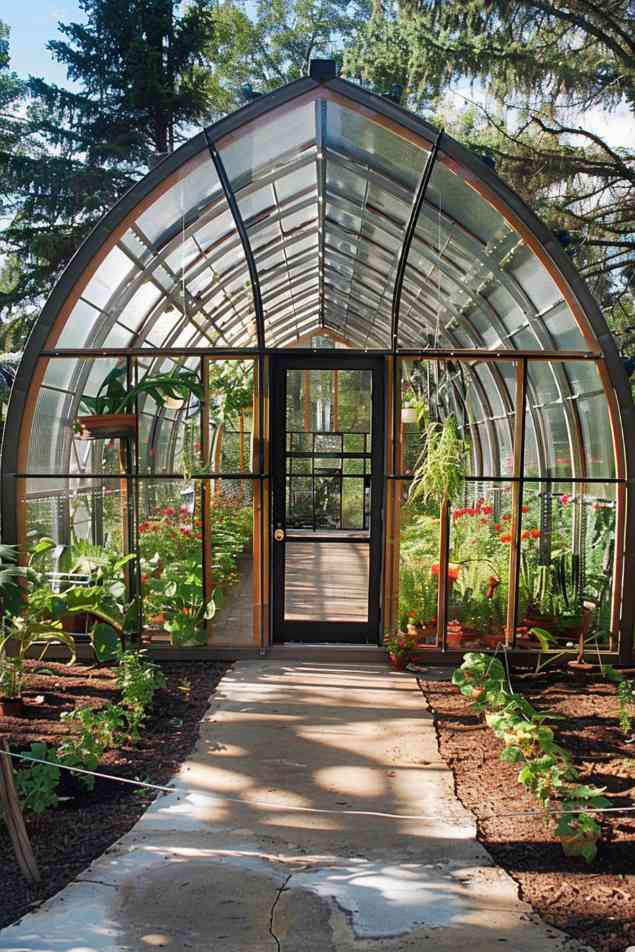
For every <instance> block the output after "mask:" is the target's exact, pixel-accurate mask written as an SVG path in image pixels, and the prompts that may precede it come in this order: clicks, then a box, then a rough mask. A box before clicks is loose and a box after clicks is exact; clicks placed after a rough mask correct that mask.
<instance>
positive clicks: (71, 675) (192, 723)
mask: <svg viewBox="0 0 635 952" xmlns="http://www.w3.org/2000/svg"><path fill="white" fill-rule="evenodd" d="M29 664H30V665H31V667H32V668H33V667H40V668H42V667H45V668H46V669H47V670H49V671H50V672H51V673H50V674H47V675H39V674H38V675H35V676H32V677H30V678H29V690H28V692H26V695H25V697H26V701H27V706H26V711H25V715H24V717H21V718H9V717H6V718H0V736H4V737H7V738H8V740H9V743H10V745H11V749H12V750H14V751H18V752H20V751H24V750H27V749H28V748H29V746H30V744H31V742H32V741H38V740H40V741H46V742H47V743H48V744H50V745H51V746H57V745H58V744H59V743H61V741H62V740H63V738H64V736H65V735H66V734H68V733H69V731H70V730H72V728H71V727H70V726H69V725H67V724H64V722H61V721H60V719H59V717H60V714H61V713H62V711H68V710H72V709H73V708H74V707H76V706H80V705H82V706H83V705H88V706H90V707H94V708H100V707H103V705H104V704H106V703H107V702H108V701H117V700H118V696H119V695H118V691H117V688H116V684H115V672H114V670H113V669H112V668H109V667H100V668H93V669H92V670H91V669H89V668H86V667H84V666H82V665H76V666H74V667H67V666H66V665H62V664H54V663H48V662H46V663H45V664H40V665H39V666H38V665H36V663H35V662H29ZM227 668H228V665H226V664H221V663H217V662H212V661H199V662H166V663H162V664H161V669H162V671H163V672H164V674H165V676H166V678H167V681H168V684H167V687H166V688H165V689H162V690H160V691H159V692H158V693H157V694H156V695H155V704H154V708H153V710H152V713H151V715H150V716H149V717H148V719H147V721H146V722H145V724H144V727H143V730H142V737H141V739H140V740H139V741H138V742H137V743H135V744H134V745H133V746H129V747H121V748H118V749H117V750H112V751H109V752H108V753H107V754H106V755H105V757H104V759H103V761H102V762H101V764H100V768H99V769H100V770H103V771H104V772H106V773H109V774H114V775H116V776H119V777H129V778H133V779H134V778H136V779H139V780H146V781H149V782H151V783H158V784H165V783H167V782H168V781H169V779H170V777H171V776H172V775H173V774H174V772H175V771H176V770H177V769H178V767H179V765H180V764H181V763H182V762H183V760H184V759H185V758H186V757H187V755H188V754H189V753H190V752H191V750H192V748H193V747H194V744H195V742H196V738H197V734H198V726H199V722H200V719H201V717H202V716H203V714H204V712H205V709H206V707H207V704H208V701H209V697H210V694H211V693H212V692H213V690H214V688H215V687H216V685H217V683H218V681H219V680H220V678H221V677H222V675H223V673H224V672H225V671H226V670H227ZM135 790H137V791H138V790H139V788H134V787H131V786H129V785H127V784H117V783H115V782H113V781H111V780H99V779H98V780H97V781H96V783H95V788H94V790H93V791H90V792H89V791H86V790H85V789H83V788H82V787H80V786H79V784H78V783H77V781H76V780H75V779H72V778H71V777H70V775H65V778H64V781H63V784H62V785H61V787H60V793H61V794H62V795H64V796H68V797H70V799H69V800H67V801H64V802H61V803H60V804H59V805H58V806H57V807H55V808H54V809H52V810H50V811H49V812H48V813H47V814H45V815H43V816H40V817H31V818H28V819H27V828H28V832H29V836H30V838H31V843H32V846H33V850H34V852H35V856H36V860H37V862H38V865H39V868H40V873H41V876H42V882H41V884H40V885H39V886H38V887H35V888H32V887H29V886H28V885H27V884H26V883H25V881H24V880H23V879H22V876H21V874H20V872H19V868H18V865H17V863H16V861H15V858H14V855H13V850H12V847H11V843H10V840H9V837H8V835H7V832H6V828H5V827H4V824H0V857H2V863H1V864H0V928H1V927H3V926H6V925H8V924H9V923H11V922H14V921H15V920H16V919H18V918H19V917H20V916H23V915H24V914H25V913H26V912H29V911H30V910H31V909H32V908H34V907H35V906H37V905H39V903H41V902H42V901H43V900H44V899H47V898H48V897H49V896H52V895H53V894H54V893H56V892H57V891H58V890H59V889H61V888H62V887H63V886H65V885H66V884H67V883H68V882H69V881H70V880H72V879H73V877H75V876H76V875H77V874H78V873H80V872H81V871H82V870H83V869H85V868H86V867H87V866H88V865H89V863H90V862H91V861H92V860H93V859H95V858H96V857H97V856H99V855H100V854H101V853H103V852H104V850H105V849H107V848H108V847H109V846H111V845H112V843H114V841H115V840H116V839H118V838H119V837H120V836H122V835H123V834H124V833H126V832H127V831H128V830H129V829H130V827H131V826H132V825H133V824H134V823H135V822H136V821H137V820H138V819H139V817H140V816H141V814H142V813H143V812H144V810H145V809H146V807H147V806H148V804H149V803H151V801H152V800H153V799H154V794H152V792H146V793H141V792H134V791H135Z"/></svg>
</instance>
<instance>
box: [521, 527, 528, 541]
mask: <svg viewBox="0 0 635 952" xmlns="http://www.w3.org/2000/svg"><path fill="white" fill-rule="evenodd" d="M520 538H521V539H522V540H523V541H524V540H525V539H529V538H530V535H529V529H523V531H522V532H521V533H520Z"/></svg>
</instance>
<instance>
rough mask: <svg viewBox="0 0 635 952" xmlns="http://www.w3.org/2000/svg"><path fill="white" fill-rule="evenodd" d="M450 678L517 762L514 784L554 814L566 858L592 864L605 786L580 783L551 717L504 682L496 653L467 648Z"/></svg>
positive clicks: (511, 760)
mask: <svg viewBox="0 0 635 952" xmlns="http://www.w3.org/2000/svg"><path fill="white" fill-rule="evenodd" d="M452 682H453V684H455V685H456V686H457V687H458V688H459V690H460V691H461V693H462V694H464V695H465V696H466V697H468V698H470V699H471V700H472V702H473V703H472V708H473V709H474V710H475V711H478V712H482V711H485V712H486V713H485V721H486V723H487V724H488V726H489V727H491V729H492V730H493V731H494V733H495V734H496V736H497V737H498V738H499V739H500V740H501V741H502V742H503V749H502V751H501V753H500V759H501V760H502V761H504V762H505V763H510V764H517V765H518V766H519V772H518V782H519V783H520V784H522V785H523V786H524V787H525V788H526V789H527V790H528V791H529V792H530V793H531V794H532V795H533V796H534V797H535V798H536V799H537V800H538V801H539V802H540V804H541V805H542V806H543V808H544V809H545V810H546V811H547V813H548V816H549V817H551V816H552V815H553V814H556V817H557V819H556V822H555V833H556V835H557V836H558V837H559V839H560V842H561V844H562V848H563V850H564V852H565V853H566V855H567V856H581V857H583V858H584V859H585V860H586V861H587V862H591V861H592V860H593V859H594V858H595V856H596V854H597V844H598V840H599V838H600V835H601V827H600V824H599V823H598V821H597V819H596V818H595V816H594V815H593V810H599V809H601V808H602V807H605V806H608V803H609V801H608V800H606V798H604V797H603V796H602V794H603V792H604V788H601V787H592V786H588V785H584V784H580V783H579V774H578V771H577V770H576V768H575V767H574V766H573V764H572V761H571V757H570V756H569V754H568V752H567V751H566V750H565V749H564V748H563V747H562V746H561V745H560V744H558V743H557V741H556V739H555V735H554V731H553V729H552V728H551V727H549V726H548V725H547V724H546V723H545V721H547V720H553V719H555V715H553V714H550V713H544V712H539V711H537V710H536V709H535V708H534V707H533V706H532V705H531V704H530V702H529V701H527V699H526V698H524V697H522V695H519V694H517V693H515V692H514V691H513V690H512V689H511V686H510V685H509V684H508V683H507V675H506V671H505V668H504V667H503V665H502V664H501V662H500V661H498V659H497V658H495V657H493V658H492V657H489V656H488V655H485V654H481V653H479V652H470V653H469V654H467V655H466V656H465V659H464V662H463V664H462V665H461V667H460V668H458V669H457V670H456V671H455V672H454V674H453V676H452Z"/></svg>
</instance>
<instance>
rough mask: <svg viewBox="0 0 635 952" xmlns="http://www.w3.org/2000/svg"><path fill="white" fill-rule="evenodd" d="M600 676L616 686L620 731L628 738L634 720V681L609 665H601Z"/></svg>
mask: <svg viewBox="0 0 635 952" xmlns="http://www.w3.org/2000/svg"><path fill="white" fill-rule="evenodd" d="M602 674H603V675H604V677H605V678H608V680H609V681H612V682H613V683H614V684H616V685H617V700H618V704H619V725H620V730H621V731H622V733H623V734H625V735H626V736H630V734H631V732H632V730H633V720H634V719H635V681H631V680H629V679H628V678H626V677H624V675H623V674H622V672H621V671H618V670H617V669H616V668H614V667H613V666H612V665H610V664H605V665H602Z"/></svg>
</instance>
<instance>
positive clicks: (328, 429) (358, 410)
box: [284, 369, 372, 532]
mask: <svg viewBox="0 0 635 952" xmlns="http://www.w3.org/2000/svg"><path fill="white" fill-rule="evenodd" d="M371 423H372V372H371V371H370V370H309V369H289V370H287V371H286V402H285V425H286V440H285V448H286V452H285V477H286V495H285V505H286V512H285V520H284V521H285V525H286V527H287V528H288V529H292V530H300V529H303V530H306V531H315V532H317V531H319V532H325V531H338V532H345V531H355V532H359V531H363V532H368V531H369V512H370V473H371V456H370V454H371V442H372V439H371ZM355 476H357V477H366V478H356V479H355V478H350V477H355Z"/></svg>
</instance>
